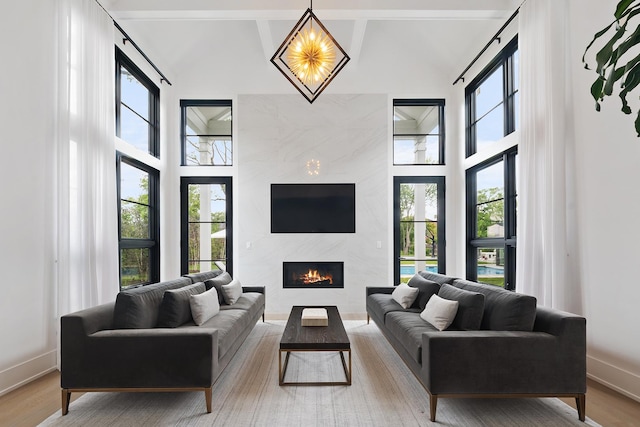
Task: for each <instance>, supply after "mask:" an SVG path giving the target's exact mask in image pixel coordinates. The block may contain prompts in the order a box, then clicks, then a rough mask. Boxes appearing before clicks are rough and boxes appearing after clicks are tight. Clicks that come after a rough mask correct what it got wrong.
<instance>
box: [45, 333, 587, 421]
mask: <svg viewBox="0 0 640 427" xmlns="http://www.w3.org/2000/svg"><path fill="white" fill-rule="evenodd" d="M345 327H346V329H347V333H348V335H349V338H350V340H351V346H352V354H353V364H352V366H353V384H352V385H351V386H286V387H281V386H279V385H278V350H277V349H278V343H279V341H280V337H281V335H282V331H283V330H284V322H276V321H272V322H265V323H263V322H258V324H257V325H256V327H255V328H254V330H253V332H252V333H251V334H250V335H249V337H248V338H247V340H246V341H245V343H244V344H243V345H242V347H241V348H240V349H239V350H238V353H237V354H236V355H235V357H234V359H233V360H232V361H231V363H230V364H229V365H228V366H227V368H226V369H225V370H224V371H223V373H222V374H221V375H220V377H219V378H218V380H217V382H216V384H215V385H214V387H213V408H212V409H213V411H212V413H210V414H208V413H207V412H206V407H205V400H204V393H202V392H185V393H87V394H85V395H83V396H81V397H80V398H79V399H77V400H76V401H73V402H72V403H71V405H70V408H69V413H68V415H66V416H64V417H63V416H61V414H60V411H57V412H56V413H54V414H53V415H51V416H50V417H49V418H47V419H46V420H45V421H44V422H43V423H42V424H41V425H42V426H87V425H92V426H110V427H118V426H134V425H135V426H268V427H273V426H323V427H327V426H349V427H351V426H363V427H365V426H366V427H371V426H431V425H440V426H505V427H506V426H508V427H512V426H553V427H558V426H584V425H589V426H598V424H597V423H595V422H593V421H592V420H590V419H587V421H586V423H582V422H580V421H579V420H578V415H577V412H576V410H575V409H573V408H572V407H570V406H568V405H566V404H565V403H563V402H562V401H560V400H558V399H555V398H540V399H534V398H530V399H441V400H439V401H438V412H437V417H436V423H432V422H430V421H429V396H428V394H427V392H426V391H425V390H424V388H423V387H422V385H421V384H420V383H419V382H418V380H417V379H416V378H415V377H414V376H413V374H412V373H411V372H410V371H409V369H408V368H407V367H406V366H405V365H404V363H403V362H402V361H401V359H400V357H399V356H398V355H397V354H396V352H395V351H394V350H393V348H392V347H391V346H390V345H389V343H388V342H387V341H386V339H385V338H384V336H383V335H382V333H381V332H380V330H379V329H378V328H377V327H376V326H375V325H374V324H373V323H371V324H369V325H367V324H366V323H365V322H363V321H346V322H345ZM286 380H287V381H344V371H343V369H342V364H341V362H340V356H339V354H338V353H321V352H318V353H292V356H291V358H290V361H289V368H288V370H287V377H286Z"/></svg>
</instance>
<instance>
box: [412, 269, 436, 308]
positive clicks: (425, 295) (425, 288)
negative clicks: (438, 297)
mask: <svg viewBox="0 0 640 427" xmlns="http://www.w3.org/2000/svg"><path fill="white" fill-rule="evenodd" d="M407 285H409V286H411V287H412V288H418V297H417V298H416V300H415V301H414V302H413V305H412V306H411V307H414V308H419V309H420V310H424V308H425V307H426V305H427V302H428V301H429V298H431V295H433V294H437V293H438V291H439V290H440V285H439V284H437V283H436V282H432V281H431V280H427V279H425V278H424V277H422V276H421V275H419V274H414V276H413V277H412V278H411V279H410V280H409V283H407Z"/></svg>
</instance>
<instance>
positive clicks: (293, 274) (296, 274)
mask: <svg viewBox="0 0 640 427" xmlns="http://www.w3.org/2000/svg"><path fill="white" fill-rule="evenodd" d="M282 273H283V274H282V277H283V280H282V286H283V287H284V288H344V263H343V262H325V261H322V262H318V261H316V262H283V263H282Z"/></svg>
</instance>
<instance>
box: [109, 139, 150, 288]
mask: <svg viewBox="0 0 640 427" xmlns="http://www.w3.org/2000/svg"><path fill="white" fill-rule="evenodd" d="M123 162H124V163H126V164H127V165H129V166H131V167H134V168H136V169H140V170H142V171H144V172H146V173H147V174H149V238H147V239H133V238H123V237H122V197H121V193H122V192H121V182H122V181H121V177H122V174H121V171H122V169H121V167H122V163H123ZM116 182H117V205H118V267H119V268H118V276H119V281H120V290H122V289H130V288H134V287H138V286H145V285H149V284H152V283H157V282H159V281H160V172H159V171H158V170H157V169H155V168H153V167H151V166H149V165H147V164H145V163H143V162H141V161H139V160H136V159H134V158H132V157H129V156H127V155H125V154H123V153H121V152H119V151H116ZM122 249H149V282H142V283H139V284H133V285H131V286H127V287H125V288H123V287H122V253H121V251H122Z"/></svg>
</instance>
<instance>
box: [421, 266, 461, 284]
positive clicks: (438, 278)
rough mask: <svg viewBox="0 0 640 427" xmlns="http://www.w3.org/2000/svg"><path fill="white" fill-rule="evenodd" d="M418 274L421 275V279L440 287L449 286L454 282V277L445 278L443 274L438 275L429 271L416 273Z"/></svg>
mask: <svg viewBox="0 0 640 427" xmlns="http://www.w3.org/2000/svg"><path fill="white" fill-rule="evenodd" d="M418 274H419V275H421V276H422V277H424V278H425V279H427V280H431V281H432V282H436V283H437V284H439V285H442V284H444V283H446V284H448V285H450V284H452V283H453V281H454V280H456V278H455V277H450V276H445V275H444V274H440V273H432V272H430V271H424V270H422V271H418Z"/></svg>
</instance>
